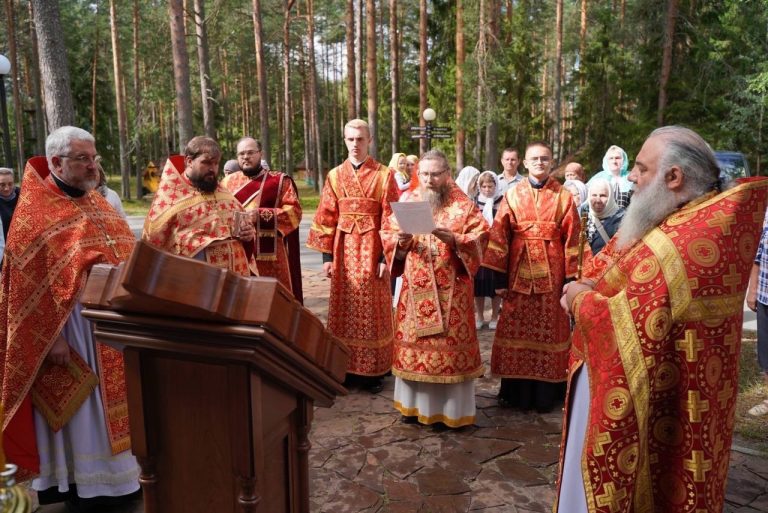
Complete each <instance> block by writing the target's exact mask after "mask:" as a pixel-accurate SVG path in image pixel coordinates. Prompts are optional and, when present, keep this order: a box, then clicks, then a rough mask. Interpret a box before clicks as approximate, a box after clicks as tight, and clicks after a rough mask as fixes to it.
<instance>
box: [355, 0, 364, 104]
mask: <svg viewBox="0 0 768 513" xmlns="http://www.w3.org/2000/svg"><path fill="white" fill-rule="evenodd" d="M362 112H363V2H362V0H356V1H355V117H356V118H360V117H361V116H362Z"/></svg>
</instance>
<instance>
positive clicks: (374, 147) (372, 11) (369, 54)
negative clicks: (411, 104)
mask: <svg viewBox="0 0 768 513" xmlns="http://www.w3.org/2000/svg"><path fill="white" fill-rule="evenodd" d="M365 17H366V31H365V40H366V41H365V44H366V48H365V50H366V58H365V64H366V65H365V82H366V85H367V89H368V125H369V126H370V129H371V136H372V137H371V145H370V147H369V152H370V154H371V156H372V157H373V158H376V157H378V147H379V144H378V142H379V88H378V84H377V81H378V80H377V77H378V74H377V73H376V5H375V2H374V0H365Z"/></svg>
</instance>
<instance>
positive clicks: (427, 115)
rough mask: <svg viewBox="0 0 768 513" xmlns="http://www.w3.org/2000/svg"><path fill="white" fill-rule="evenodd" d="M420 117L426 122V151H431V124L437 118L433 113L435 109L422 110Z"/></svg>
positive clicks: (435, 113)
mask: <svg viewBox="0 0 768 513" xmlns="http://www.w3.org/2000/svg"><path fill="white" fill-rule="evenodd" d="M421 117H422V118H424V121H426V122H427V129H426V130H425V134H424V135H426V138H425V139H426V140H427V144H426V146H427V151H429V150H431V149H432V122H433V121H434V120H435V118H436V117H437V112H435V109H432V108H429V107H427V108H426V109H424V112H422V113H421Z"/></svg>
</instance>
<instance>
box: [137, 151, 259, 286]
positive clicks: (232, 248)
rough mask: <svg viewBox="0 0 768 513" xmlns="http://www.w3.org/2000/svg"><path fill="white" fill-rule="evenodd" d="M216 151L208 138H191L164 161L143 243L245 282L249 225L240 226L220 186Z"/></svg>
mask: <svg viewBox="0 0 768 513" xmlns="http://www.w3.org/2000/svg"><path fill="white" fill-rule="evenodd" d="M220 160H221V149H219V145H218V143H217V142H216V141H214V140H213V139H211V138H210V137H203V136H198V137H193V138H192V139H191V140H190V141H189V143H187V147H186V148H185V149H184V156H182V155H174V156H172V157H170V158H169V159H168V161H167V162H166V164H165V169H163V174H162V176H161V177H160V186H159V187H158V189H157V192H156V193H155V198H154V199H153V200H152V206H151V207H150V208H149V213H148V214H147V218H146V220H145V221H144V231H143V233H142V236H141V237H142V239H144V240H146V241H148V242H149V243H150V244H152V245H154V246H157V247H159V248H162V249H164V250H166V251H168V252H169V253H173V254H175V255H181V256H185V257H190V258H195V259H197V260H201V261H203V262H206V263H209V264H211V265H215V266H218V267H223V268H225V269H229V270H231V271H234V272H236V273H237V274H240V275H242V276H250V275H251V271H250V269H249V259H250V255H248V254H247V253H246V250H245V248H244V247H243V241H245V242H248V241H252V240H253V237H254V228H253V225H252V224H251V223H248V222H242V221H241V222H240V223H239V225H238V226H237V227H236V226H235V224H236V219H235V217H236V213H237V212H244V210H243V207H242V205H241V204H240V202H239V201H237V199H236V198H235V197H234V196H233V195H232V193H231V192H229V191H228V190H226V189H225V188H224V187H222V186H221V185H220V184H219V180H218V173H219V161H220Z"/></svg>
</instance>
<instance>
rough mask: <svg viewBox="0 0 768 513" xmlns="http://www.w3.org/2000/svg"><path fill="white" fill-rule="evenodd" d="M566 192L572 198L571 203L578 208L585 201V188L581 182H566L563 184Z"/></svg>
mask: <svg viewBox="0 0 768 513" xmlns="http://www.w3.org/2000/svg"><path fill="white" fill-rule="evenodd" d="M563 187H565V188H566V189H567V190H568V192H570V193H571V195H572V196H573V203H574V204H575V205H576V208H579V207H580V206H581V205H582V204H584V202H585V201H587V186H586V185H585V184H584V182H582V181H581V180H566V181H565V182H564V183H563Z"/></svg>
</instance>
